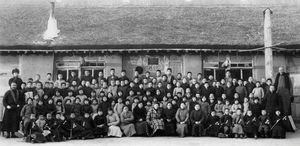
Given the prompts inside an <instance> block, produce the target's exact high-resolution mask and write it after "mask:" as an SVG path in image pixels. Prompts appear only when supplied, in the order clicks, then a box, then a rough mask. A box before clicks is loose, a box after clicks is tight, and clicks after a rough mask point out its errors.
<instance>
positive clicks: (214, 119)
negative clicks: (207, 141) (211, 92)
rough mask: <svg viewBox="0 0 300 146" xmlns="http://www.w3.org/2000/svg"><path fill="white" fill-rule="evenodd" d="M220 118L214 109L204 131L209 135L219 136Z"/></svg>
mask: <svg viewBox="0 0 300 146" xmlns="http://www.w3.org/2000/svg"><path fill="white" fill-rule="evenodd" d="M219 121H220V118H219V117H218V116H217V115H216V112H215V111H212V112H211V114H210V116H209V117H208V119H207V126H208V127H207V128H206V129H204V132H205V133H206V135H207V136H212V137H217V136H218V133H219V129H220V123H219Z"/></svg>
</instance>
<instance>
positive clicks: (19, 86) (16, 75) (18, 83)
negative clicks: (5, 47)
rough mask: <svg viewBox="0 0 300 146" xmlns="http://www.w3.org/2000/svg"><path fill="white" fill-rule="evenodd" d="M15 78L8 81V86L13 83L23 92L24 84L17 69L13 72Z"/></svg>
mask: <svg viewBox="0 0 300 146" xmlns="http://www.w3.org/2000/svg"><path fill="white" fill-rule="evenodd" d="M11 73H12V75H13V77H12V78H10V79H9V80H8V85H9V86H10V85H11V83H12V82H15V83H16V84H17V89H18V90H21V84H22V83H23V81H22V79H21V78H20V77H19V74H20V70H19V69H17V68H15V69H13V70H12V71H11Z"/></svg>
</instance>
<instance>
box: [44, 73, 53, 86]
mask: <svg viewBox="0 0 300 146" xmlns="http://www.w3.org/2000/svg"><path fill="white" fill-rule="evenodd" d="M51 82H52V83H53V79H52V74H51V73H47V76H46V81H45V84H46V83H51Z"/></svg>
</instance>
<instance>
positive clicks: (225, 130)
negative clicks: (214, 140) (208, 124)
mask: <svg viewBox="0 0 300 146" xmlns="http://www.w3.org/2000/svg"><path fill="white" fill-rule="evenodd" d="M220 123H221V130H220V134H222V135H224V137H226V138H228V137H229V136H230V134H231V127H232V117H231V115H229V109H225V111H224V115H223V116H222V117H221V119H220ZM220 137H223V136H220Z"/></svg>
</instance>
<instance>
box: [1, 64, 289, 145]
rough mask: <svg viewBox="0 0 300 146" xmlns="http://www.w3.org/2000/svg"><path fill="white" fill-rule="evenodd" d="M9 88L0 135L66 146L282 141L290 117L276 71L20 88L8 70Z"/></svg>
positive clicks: (59, 81)
mask: <svg viewBox="0 0 300 146" xmlns="http://www.w3.org/2000/svg"><path fill="white" fill-rule="evenodd" d="M12 74H13V77H12V78H11V79H10V80H9V85H10V90H8V91H7V92H6V93H5V95H4V97H3V106H4V108H5V112H4V117H3V120H2V122H3V126H2V129H1V130H2V131H3V134H4V132H5V134H4V135H5V136H6V137H7V138H14V137H16V136H15V132H17V131H18V130H19V131H21V132H22V133H24V139H25V140H26V141H31V142H48V141H65V140H71V139H92V138H100V137H122V136H127V137H129V136H176V135H177V136H180V137H185V136H196V137H198V136H213V137H223V138H228V137H235V138H247V137H253V138H258V137H261V138H267V137H272V138H285V133H286V127H285V124H284V122H285V121H286V120H287V116H288V115H290V105H288V104H290V102H291V101H288V100H291V96H290V95H289V93H290V89H291V86H290V82H289V77H288V74H287V73H284V72H283V68H279V73H278V75H277V77H276V80H275V83H274V84H273V82H272V79H262V80H261V81H256V82H254V80H253V78H252V77H249V79H248V80H246V81H243V80H241V79H236V78H234V77H231V74H230V71H227V72H226V75H225V77H224V79H222V80H221V81H216V80H215V79H214V77H213V76H212V75H210V76H208V78H204V77H203V76H202V74H201V73H198V74H197V77H196V78H193V74H192V73H191V72H187V74H186V76H183V75H182V74H181V73H178V74H177V75H176V76H174V75H173V74H172V69H171V68H168V69H167V71H166V74H162V72H161V71H160V70H157V71H156V74H155V76H151V75H150V72H146V73H145V74H143V75H142V74H139V72H138V71H136V72H135V73H134V77H133V78H132V79H130V78H129V77H127V75H126V71H125V70H122V71H121V76H116V74H115V69H111V70H110V76H108V77H104V74H103V72H99V74H98V76H97V77H96V78H94V77H93V76H91V75H90V72H89V71H85V72H84V75H83V76H81V77H78V75H76V72H72V73H71V75H70V77H69V78H68V79H67V80H64V77H63V75H62V74H58V75H57V78H56V80H55V81H53V79H52V74H51V73H48V74H47V77H46V81H44V82H41V81H40V75H39V74H37V75H36V77H35V79H32V78H29V79H28V81H26V82H23V81H22V79H21V78H20V77H19V70H18V69H14V70H13V71H12Z"/></svg>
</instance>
